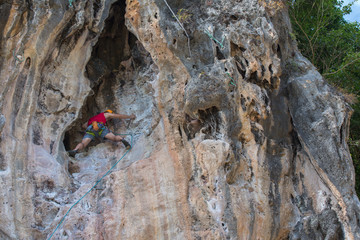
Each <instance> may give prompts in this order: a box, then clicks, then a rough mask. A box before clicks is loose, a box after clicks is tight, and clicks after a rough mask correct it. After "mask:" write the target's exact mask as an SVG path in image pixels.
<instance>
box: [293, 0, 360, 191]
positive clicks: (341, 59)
mask: <svg viewBox="0 0 360 240" xmlns="http://www.w3.org/2000/svg"><path fill="white" fill-rule="evenodd" d="M356 1H358V0H355V1H353V2H351V3H350V4H347V5H345V4H344V1H341V0H311V1H310V0H292V1H288V4H289V14H290V18H291V22H292V26H293V31H294V33H293V36H294V37H296V40H297V42H298V47H299V49H300V51H301V52H302V54H303V55H304V56H306V57H307V58H308V59H309V60H310V61H311V62H312V63H313V64H314V65H315V66H316V67H317V68H318V70H319V71H320V73H321V74H322V75H323V76H324V77H325V78H326V79H327V80H328V81H329V82H330V83H331V84H332V85H334V86H336V87H338V88H339V89H343V90H344V91H345V95H346V96H347V98H348V100H349V102H351V103H352V107H353V108H354V110H355V112H354V114H353V116H352V119H351V125H350V139H349V147H350V152H351V155H352V158H353V162H354V166H355V172H356V191H357V194H358V196H360V101H359V100H360V99H359V96H360V23H359V22H353V23H350V22H347V21H346V20H345V19H344V15H346V14H349V13H350V12H351V6H352V4H354V2H356Z"/></svg>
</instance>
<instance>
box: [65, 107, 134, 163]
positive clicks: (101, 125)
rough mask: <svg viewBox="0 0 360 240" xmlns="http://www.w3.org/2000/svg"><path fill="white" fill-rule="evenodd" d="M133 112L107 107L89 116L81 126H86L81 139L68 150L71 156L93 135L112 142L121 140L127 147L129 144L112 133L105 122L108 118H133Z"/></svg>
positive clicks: (127, 147)
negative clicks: (120, 112)
mask: <svg viewBox="0 0 360 240" xmlns="http://www.w3.org/2000/svg"><path fill="white" fill-rule="evenodd" d="M135 118H136V116H135V115H134V114H131V115H124V114H117V113H114V112H113V111H112V110H110V109H108V110H106V111H105V112H102V113H100V114H98V115H95V116H94V117H92V118H90V119H89V121H88V122H85V123H84V124H83V125H82V127H83V128H86V133H85V135H84V137H83V139H82V141H81V143H79V144H78V145H77V146H76V147H75V148H74V149H73V150H70V151H68V153H69V155H70V156H71V157H74V156H75V154H76V153H78V152H79V151H81V150H83V149H84V148H85V147H86V146H87V145H88V144H89V143H90V142H91V141H92V140H94V139H95V137H100V138H102V139H104V138H106V139H109V140H112V141H114V142H122V143H123V144H124V145H125V147H126V149H129V148H130V147H131V146H130V144H129V143H128V142H127V141H126V140H125V139H124V138H122V137H120V136H118V135H115V134H113V133H112V132H111V131H110V130H109V129H108V127H107V124H106V123H107V122H108V121H109V120H110V119H135Z"/></svg>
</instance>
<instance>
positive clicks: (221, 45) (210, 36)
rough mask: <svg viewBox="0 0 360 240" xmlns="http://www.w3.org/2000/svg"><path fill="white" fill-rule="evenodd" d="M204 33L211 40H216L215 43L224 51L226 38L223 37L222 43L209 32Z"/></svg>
mask: <svg viewBox="0 0 360 240" xmlns="http://www.w3.org/2000/svg"><path fill="white" fill-rule="evenodd" d="M204 32H205V33H206V34H207V35H208V36H209V38H211V39H212V40H214V41H215V42H217V43H218V44H219V45H220V47H221V49H224V45H223V43H224V40H225V36H223V39H222V40H221V42H220V41H219V40H217V39H216V38H215V37H214V36H213V35H211V33H209V32H208V31H206V30H205V31H204Z"/></svg>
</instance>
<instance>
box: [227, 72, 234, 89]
mask: <svg viewBox="0 0 360 240" xmlns="http://www.w3.org/2000/svg"><path fill="white" fill-rule="evenodd" d="M226 74H227V75H228V76H229V78H230V79H231V80H232V81H230V84H232V85H234V86H235V87H236V85H235V83H234V82H235V80H234V79H233V78H232V77H231V76H230V73H228V72H227V73H226Z"/></svg>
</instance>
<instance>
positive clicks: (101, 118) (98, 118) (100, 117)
mask: <svg viewBox="0 0 360 240" xmlns="http://www.w3.org/2000/svg"><path fill="white" fill-rule="evenodd" d="M95 121H96V122H98V123H102V124H106V118H105V115H104V113H100V114H98V115H96V116H94V117H92V118H90V119H89V121H88V126H90V125H91V123H92V122H95Z"/></svg>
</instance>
